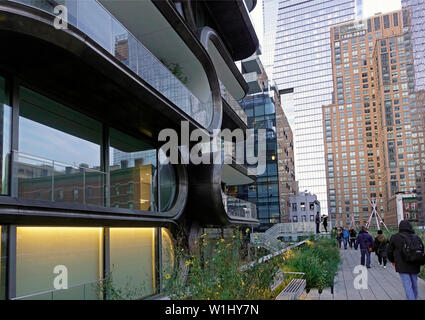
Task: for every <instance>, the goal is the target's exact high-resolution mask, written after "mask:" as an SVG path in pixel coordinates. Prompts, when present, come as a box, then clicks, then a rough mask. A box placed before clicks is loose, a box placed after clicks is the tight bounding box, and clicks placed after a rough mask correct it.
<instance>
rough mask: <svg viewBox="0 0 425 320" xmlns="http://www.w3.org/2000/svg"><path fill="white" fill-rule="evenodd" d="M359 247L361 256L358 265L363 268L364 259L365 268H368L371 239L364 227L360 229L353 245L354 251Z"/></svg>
mask: <svg viewBox="0 0 425 320" xmlns="http://www.w3.org/2000/svg"><path fill="white" fill-rule="evenodd" d="M359 245H360V254H361V258H360V264H361V265H362V266H364V265H365V258H366V268H370V253H371V252H372V251H373V237H372V236H371V235H370V234H369V233H368V230H367V228H366V227H362V228H361V230H360V232H359V235H358V236H357V240H356V243H355V244H354V249H356V250H357V248H358V246H359Z"/></svg>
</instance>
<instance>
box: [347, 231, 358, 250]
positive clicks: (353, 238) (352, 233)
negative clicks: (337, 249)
mask: <svg viewBox="0 0 425 320" xmlns="http://www.w3.org/2000/svg"><path fill="white" fill-rule="evenodd" d="M356 237H357V232H356V230H354V228H351V229H350V242H349V244H350V248H351V249H353V248H354V244H355V243H356Z"/></svg>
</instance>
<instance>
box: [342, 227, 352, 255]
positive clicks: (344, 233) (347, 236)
mask: <svg viewBox="0 0 425 320" xmlns="http://www.w3.org/2000/svg"><path fill="white" fill-rule="evenodd" d="M342 237H343V240H344V250H347V245H348V240H349V239H350V233H349V232H348V230H347V229H344V228H342Z"/></svg>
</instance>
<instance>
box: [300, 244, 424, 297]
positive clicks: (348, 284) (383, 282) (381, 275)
mask: <svg viewBox="0 0 425 320" xmlns="http://www.w3.org/2000/svg"><path fill="white" fill-rule="evenodd" d="M341 258H342V263H341V265H340V270H339V272H338V275H337V276H336V278H335V285H334V292H333V294H332V293H331V290H330V288H327V289H325V290H323V292H322V293H321V294H319V293H318V291H317V290H310V292H309V293H308V294H307V293H306V292H304V293H303V295H302V296H301V297H300V300H406V295H405V294H404V289H403V285H402V283H401V280H400V277H399V275H398V273H396V272H395V269H394V268H393V266H392V265H391V263H390V262H388V263H387V268H386V269H384V268H383V267H380V266H379V263H378V257H377V256H376V254H375V253H372V256H371V258H372V259H371V260H372V263H371V266H372V268H371V269H368V289H367V290H365V289H363V290H357V289H355V288H354V282H353V281H354V278H355V276H356V274H354V273H353V270H354V267H355V266H357V265H359V264H360V250H357V251H356V250H354V249H349V248H348V249H347V250H344V249H342V250H341ZM418 291H419V299H420V300H425V281H424V280H422V279H418Z"/></svg>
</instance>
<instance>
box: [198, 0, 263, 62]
mask: <svg viewBox="0 0 425 320" xmlns="http://www.w3.org/2000/svg"><path fill="white" fill-rule="evenodd" d="M205 5H206V6H207V7H208V9H209V10H210V12H211V17H212V19H214V20H215V25H216V28H217V32H218V34H219V35H220V38H221V39H222V40H223V42H224V43H225V44H226V47H227V48H228V49H229V52H230V54H231V56H232V59H233V60H234V61H239V60H243V59H245V58H248V57H250V56H251V55H253V54H254V53H255V51H257V49H258V47H259V41H258V37H257V34H256V33H255V29H254V26H253V25H252V22H251V18H250V17H249V12H248V10H247V7H246V6H245V3H244V0H228V1H205Z"/></svg>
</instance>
